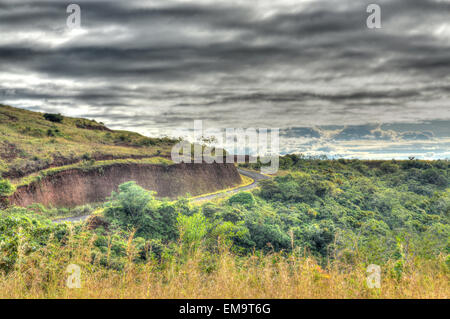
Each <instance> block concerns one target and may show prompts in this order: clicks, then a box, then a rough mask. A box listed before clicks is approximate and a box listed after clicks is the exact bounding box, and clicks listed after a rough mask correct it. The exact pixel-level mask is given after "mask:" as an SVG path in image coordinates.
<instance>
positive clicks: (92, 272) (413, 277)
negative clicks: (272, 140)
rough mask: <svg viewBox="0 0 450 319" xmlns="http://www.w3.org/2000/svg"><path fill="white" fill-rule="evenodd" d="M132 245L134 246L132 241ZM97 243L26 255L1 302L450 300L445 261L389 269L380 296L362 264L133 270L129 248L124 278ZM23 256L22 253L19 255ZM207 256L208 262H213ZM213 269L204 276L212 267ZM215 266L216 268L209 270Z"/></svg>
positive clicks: (277, 259)
mask: <svg viewBox="0 0 450 319" xmlns="http://www.w3.org/2000/svg"><path fill="white" fill-rule="evenodd" d="M129 243H131V240H130V241H129ZM92 248H93V240H92V238H89V237H88V236H86V237H82V236H81V237H78V239H74V238H70V239H69V242H68V244H67V246H66V248H65V249H58V247H56V246H53V245H49V246H48V247H47V248H45V249H44V250H43V251H42V252H40V253H37V254H34V255H31V256H28V257H25V256H20V258H19V260H20V262H19V263H18V264H17V266H16V269H15V270H14V271H12V272H11V273H9V274H8V275H3V276H1V277H0V298H150V299H158V298H175V299H178V298H225V299H228V298H258V299H259V298H289V299H298V298H449V296H450V294H449V281H448V279H449V278H448V270H446V269H445V263H444V258H443V257H442V258H438V259H436V260H434V261H432V262H431V261H430V262H425V261H415V262H409V263H408V264H407V265H406V266H405V268H404V272H403V276H402V277H401V278H400V279H397V278H395V276H392V275H390V269H392V266H393V263H392V264H390V263H388V264H387V265H385V266H384V267H382V269H383V274H382V281H381V289H369V288H367V286H366V270H365V267H363V266H362V264H356V265H345V264H341V263H335V264H333V265H330V266H329V267H328V268H329V269H328V270H324V269H322V268H321V267H320V266H319V265H318V264H317V263H316V261H315V260H314V259H313V258H310V257H306V258H304V257H295V256H294V255H290V256H282V255H280V254H269V255H266V256H263V257H261V256H259V257H258V256H257V255H252V256H247V257H238V256H236V255H234V254H232V253H231V252H230V251H229V250H228V249H226V248H223V249H221V251H220V252H218V253H217V254H215V255H213V257H211V255H208V253H206V252H204V251H202V250H196V251H194V252H190V253H187V255H186V253H181V252H182V251H185V250H182V249H181V248H180V249H179V253H178V254H179V255H177V254H175V256H174V257H173V258H171V259H167V260H163V261H149V262H147V263H145V264H136V263H134V262H133V261H132V260H133V257H134V254H135V252H134V247H133V246H132V245H131V244H129V245H128V249H127V252H128V259H127V260H128V261H127V262H126V265H125V268H124V270H123V271H115V270H111V269H105V268H104V267H103V266H100V265H99V264H98V262H96V261H95V260H94V261H92V257H91V256H92V254H91V253H92ZM19 255H20V252H19ZM207 256H209V257H208V258H207ZM211 259H212V260H213V261H214V265H215V267H213V269H212V270H210V271H205V268H206V267H205V263H206V260H208V262H209V263H210V262H211ZM72 263H73V264H77V265H79V266H80V267H81V269H82V273H81V283H82V287H81V288H79V289H69V288H67V287H66V285H65V281H66V278H67V276H68V274H67V273H66V272H65V269H66V267H67V265H68V264H72ZM209 265H210V264H209Z"/></svg>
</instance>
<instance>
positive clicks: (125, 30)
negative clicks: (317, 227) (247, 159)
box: [0, 0, 450, 158]
mask: <svg viewBox="0 0 450 319" xmlns="http://www.w3.org/2000/svg"><path fill="white" fill-rule="evenodd" d="M69 3H71V2H65V1H31V0H30V1H21V0H0V103H3V104H9V105H12V106H17V107H23V108H27V109H30V110H36V111H45V112H60V113H63V114H65V115H69V116H80V117H87V118H95V119H96V120H98V121H103V122H105V123H106V124H107V125H108V126H109V127H111V128H115V129H128V130H134V131H138V132H140V133H143V134H146V135H149V136H156V135H165V134H171V132H172V129H175V128H180V127H185V128H189V127H192V126H193V120H194V119H202V120H204V121H205V124H204V125H205V126H207V127H223V128H225V127H243V128H247V127H267V128H271V127H276V128H280V130H281V133H282V134H281V136H282V142H281V146H282V150H283V152H304V153H307V154H310V155H316V154H326V155H328V156H345V157H361V158H393V157H395V158H404V157H408V156H410V155H415V156H417V157H422V158H450V128H449V127H450V0H385V1H374V0H371V1H365V0H339V1H337V0H308V1H307V0H259V1H258V0H226V1H222V0H193V1H187V0H186V1H182V0H149V1H143V0H139V1H92V0H90V1H73V2H72V3H77V4H79V5H80V7H81V29H78V30H69V29H68V28H67V25H66V19H67V17H68V13H66V7H67V5H68V4H69ZM369 3H377V4H379V5H380V6H381V9H382V29H376V30H373V29H368V28H367V26H366V19H367V17H368V15H369V14H368V13H367V12H366V8H367V5H368V4H369Z"/></svg>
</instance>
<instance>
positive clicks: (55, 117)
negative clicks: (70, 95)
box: [44, 113, 64, 123]
mask: <svg viewBox="0 0 450 319" xmlns="http://www.w3.org/2000/svg"><path fill="white" fill-rule="evenodd" d="M44 118H45V119H46V120H47V121H50V122H54V123H61V122H62V121H63V119H64V117H63V116H62V115H61V114H60V113H58V114H53V113H45V114H44Z"/></svg>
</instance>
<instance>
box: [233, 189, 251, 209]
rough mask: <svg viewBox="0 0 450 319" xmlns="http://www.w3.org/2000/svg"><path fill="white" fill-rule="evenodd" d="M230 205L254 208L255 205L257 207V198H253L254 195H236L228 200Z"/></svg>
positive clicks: (246, 193) (242, 193)
mask: <svg viewBox="0 0 450 319" xmlns="http://www.w3.org/2000/svg"><path fill="white" fill-rule="evenodd" d="M228 203H229V204H230V205H233V204H239V205H243V206H247V207H252V206H253V205H255V198H254V197H253V194H252V193H249V192H240V193H237V194H236V195H233V196H231V197H230V198H229V199H228Z"/></svg>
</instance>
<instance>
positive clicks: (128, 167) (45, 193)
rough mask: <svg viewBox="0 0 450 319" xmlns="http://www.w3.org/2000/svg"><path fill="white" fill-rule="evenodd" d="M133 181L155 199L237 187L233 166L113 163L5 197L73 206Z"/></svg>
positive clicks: (77, 171)
mask: <svg viewBox="0 0 450 319" xmlns="http://www.w3.org/2000/svg"><path fill="white" fill-rule="evenodd" d="M127 181H136V183H137V184H139V185H140V186H142V187H143V188H145V189H148V190H152V191H156V192H157V197H171V198H175V197H177V196H184V195H186V194H187V193H189V194H191V195H192V196H195V195H199V194H204V193H210V192H214V191H218V190H221V189H224V188H228V187H232V186H236V185H239V184H240V183H241V177H240V175H239V173H238V172H237V170H236V168H235V166H234V164H177V165H170V166H162V165H152V164H131V163H130V164H114V165H110V166H105V167H102V168H100V169H98V168H96V169H92V170H80V169H70V170H67V171H63V172H59V173H56V174H54V175H52V176H47V177H44V178H42V179H41V180H40V181H36V182H33V183H31V184H30V185H26V186H21V187H18V188H17V191H16V192H15V193H14V195H12V196H11V197H10V198H9V201H10V204H13V205H17V206H28V205H30V204H33V203H42V204H44V205H46V206H49V205H53V206H56V207H73V206H77V205H82V204H86V203H94V202H100V201H104V200H105V199H106V198H107V197H108V196H110V195H111V192H112V191H117V187H118V185H120V184H122V183H124V182H127Z"/></svg>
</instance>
